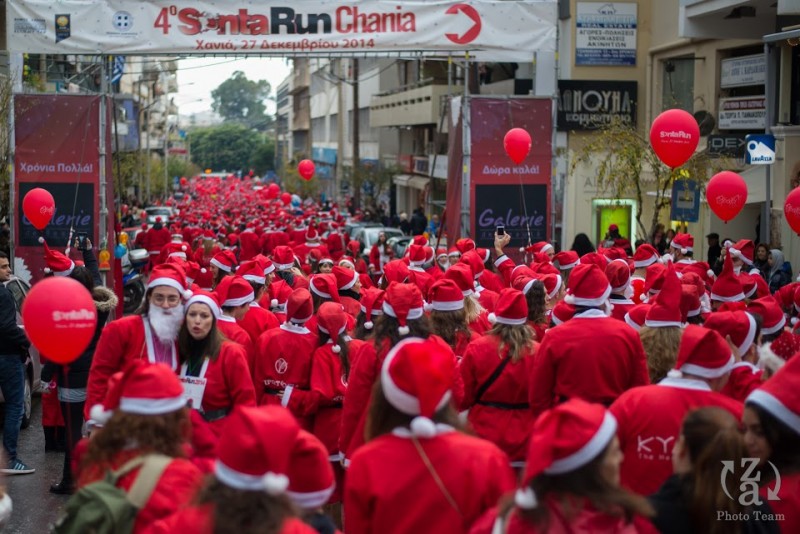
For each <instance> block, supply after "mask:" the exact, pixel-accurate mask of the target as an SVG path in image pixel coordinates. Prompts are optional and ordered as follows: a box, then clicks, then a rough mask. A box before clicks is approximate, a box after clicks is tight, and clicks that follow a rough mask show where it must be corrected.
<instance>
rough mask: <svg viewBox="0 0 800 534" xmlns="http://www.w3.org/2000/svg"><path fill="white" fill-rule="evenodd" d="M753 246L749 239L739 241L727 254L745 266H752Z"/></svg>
mask: <svg viewBox="0 0 800 534" xmlns="http://www.w3.org/2000/svg"><path fill="white" fill-rule="evenodd" d="M755 250H756V248H755V245H754V244H753V242H752V241H750V240H749V239H740V240H739V241H737V242H736V243H734V244H733V245H731V246H730V248H729V249H728V254H730V255H731V256H733V257H735V258H739V259H740V260H742V261H743V262H744V264H745V265H749V266H752V265H753V256H754V254H755Z"/></svg>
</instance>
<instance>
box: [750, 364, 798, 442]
mask: <svg viewBox="0 0 800 534" xmlns="http://www.w3.org/2000/svg"><path fill="white" fill-rule="evenodd" d="M798 383H800V358H796V357H793V358H791V359H789V361H788V362H786V364H785V365H784V366H783V367H782V368H781V369H780V370H779V371H778V372H777V373H775V376H773V377H772V378H770V379H769V380H767V381H766V382H764V383H762V384H761V386H759V387H758V388H757V389H755V390H753V392H752V393H750V395H748V397H747V399H745V405H748V404H755V405H756V406H759V407H760V408H762V409H764V410H766V411H767V412H769V414H770V415H772V416H773V417H775V418H776V419H778V420H779V421H780V422H781V423H783V424H784V425H786V426H787V427H789V428H790V429H792V430H793V431H794V432H795V433H797V434H800V388H798V387H797V384H798Z"/></svg>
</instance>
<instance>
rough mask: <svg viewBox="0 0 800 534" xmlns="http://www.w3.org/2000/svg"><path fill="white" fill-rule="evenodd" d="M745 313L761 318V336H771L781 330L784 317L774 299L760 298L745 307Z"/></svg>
mask: <svg viewBox="0 0 800 534" xmlns="http://www.w3.org/2000/svg"><path fill="white" fill-rule="evenodd" d="M747 311H748V312H751V313H757V314H758V315H760V316H761V319H762V324H761V335H771V334H775V333H777V332H780V331H781V330H783V328H784V327H785V326H786V316H785V315H784V314H783V310H781V306H780V304H778V301H777V300H775V297H772V296H769V297H761V298H760V299H756V300H754V301H752V302H751V303H750V304H748V305H747Z"/></svg>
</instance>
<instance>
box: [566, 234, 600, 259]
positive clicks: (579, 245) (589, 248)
mask: <svg viewBox="0 0 800 534" xmlns="http://www.w3.org/2000/svg"><path fill="white" fill-rule="evenodd" d="M570 250H574V251H575V252H577V253H578V256H585V255H586V254H589V253H591V252H594V251H595V248H594V245H593V244H592V241H591V240H590V239H589V236H588V235H586V234H577V235H576V236H575V239H574V240H573V241H572V247H570Z"/></svg>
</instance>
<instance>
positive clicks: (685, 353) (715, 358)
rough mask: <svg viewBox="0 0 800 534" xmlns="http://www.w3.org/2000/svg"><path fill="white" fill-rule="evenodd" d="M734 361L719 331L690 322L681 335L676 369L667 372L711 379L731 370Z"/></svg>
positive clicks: (677, 375)
mask: <svg viewBox="0 0 800 534" xmlns="http://www.w3.org/2000/svg"><path fill="white" fill-rule="evenodd" d="M712 315H713V314H712ZM734 361H735V360H734V358H733V354H731V348H730V347H729V346H728V343H727V342H726V341H725V340H724V339H723V338H722V336H721V335H719V333H718V332H716V331H714V330H711V329H708V328H704V327H702V326H697V325H693V324H690V325H687V326H686V328H684V330H683V334H682V335H681V343H680V345H679V346H678V359H677V361H676V362H675V369H673V370H671V371H670V372H669V373H667V376H668V377H669V378H680V377H682V376H683V375H684V374H689V375H696V376H699V377H702V378H709V379H711V378H719V377H721V376H724V375H726V374H728V373H729V372H730V371H731V369H732V368H733V363H734Z"/></svg>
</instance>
